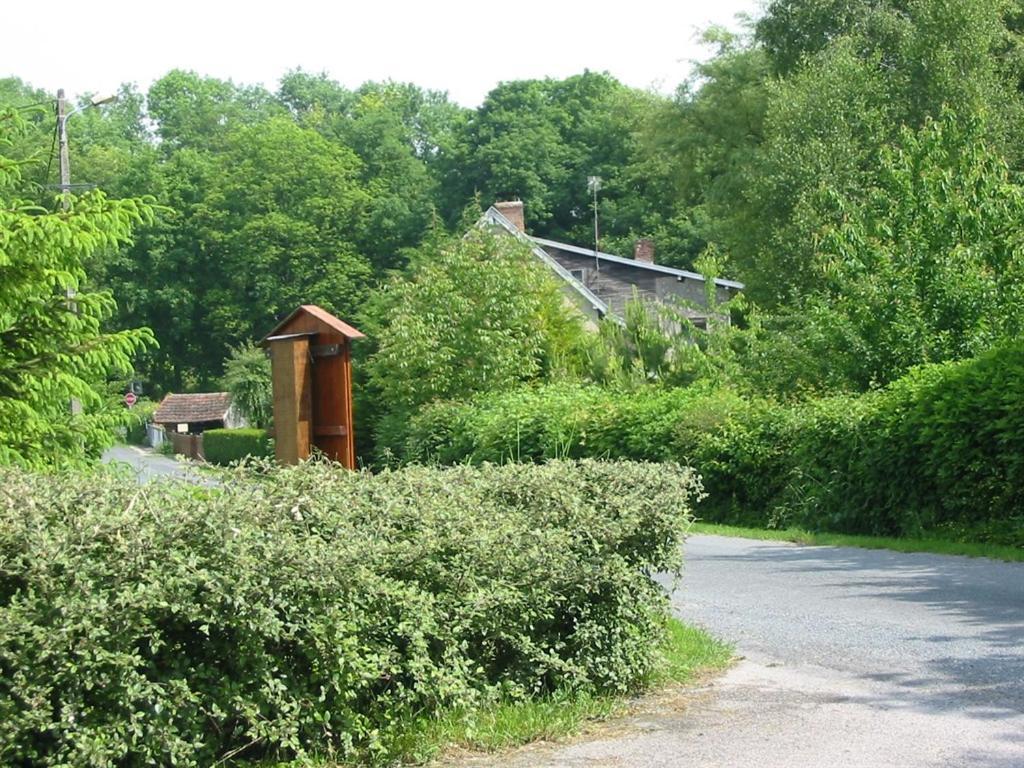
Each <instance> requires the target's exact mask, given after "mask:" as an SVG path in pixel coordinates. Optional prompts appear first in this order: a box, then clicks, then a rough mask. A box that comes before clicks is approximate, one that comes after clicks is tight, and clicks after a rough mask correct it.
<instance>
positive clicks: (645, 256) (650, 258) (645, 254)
mask: <svg viewBox="0 0 1024 768" xmlns="http://www.w3.org/2000/svg"><path fill="white" fill-rule="evenodd" d="M633 259H634V260H636V261H642V262H645V263H647V264H653V263H654V241H653V240H651V238H649V237H641V238H640V239H639V240H637V241H636V245H634V246H633Z"/></svg>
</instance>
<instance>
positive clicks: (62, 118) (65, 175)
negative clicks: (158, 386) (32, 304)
mask: <svg viewBox="0 0 1024 768" xmlns="http://www.w3.org/2000/svg"><path fill="white" fill-rule="evenodd" d="M57 141H58V142H59V144H60V154H59V158H60V159H59V162H60V207H61V209H62V210H64V211H67V210H68V209H69V208H70V207H71V155H70V153H69V152H68V108H67V101H66V100H65V98H64V89H63V88H59V89H58V90H57ZM64 296H65V297H67V300H68V301H67V304H68V309H70V310H71V311H72V312H77V311H78V309H77V307H76V306H75V289H74V288H72V287H71V286H70V285H69V286H68V287H67V288H65V289H64ZM70 407H71V413H72V414H73V415H74V414H79V413H81V412H82V401H81V400H79V399H78V398H77V397H72V398H71V403H70Z"/></svg>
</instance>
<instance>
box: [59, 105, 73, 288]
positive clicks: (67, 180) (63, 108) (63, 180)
mask: <svg viewBox="0 0 1024 768" xmlns="http://www.w3.org/2000/svg"><path fill="white" fill-rule="evenodd" d="M57 141H59V142H60V190H61V208H63V209H64V210H65V211H66V210H67V209H68V208H70V207H71V156H70V154H69V153H68V109H67V102H66V101H65V99H64V89H63V88H60V89H58V90H57ZM68 290H69V294H70V295H69V298H70V297H71V296H73V295H74V292H73V291H71V290H70V289H68Z"/></svg>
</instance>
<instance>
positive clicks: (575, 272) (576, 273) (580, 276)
mask: <svg viewBox="0 0 1024 768" xmlns="http://www.w3.org/2000/svg"><path fill="white" fill-rule="evenodd" d="M569 274H570V275H572V276H573V277H575V278H576V279H577V280H579V281H580V282H581V283H585V282H586V280H587V270H585V269H570V270H569Z"/></svg>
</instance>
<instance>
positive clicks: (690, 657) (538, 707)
mask: <svg viewBox="0 0 1024 768" xmlns="http://www.w3.org/2000/svg"><path fill="white" fill-rule="evenodd" d="M660 656H661V663H660V664H659V665H658V667H657V668H656V669H655V671H654V673H653V674H652V676H651V679H650V689H651V690H652V691H657V690H658V689H664V688H668V687H671V686H677V685H685V684H687V683H691V682H693V681H694V680H695V679H698V678H699V677H700V676H701V675H704V674H708V673H711V672H714V671H716V670H720V669H723V668H724V667H726V666H728V664H729V662H730V660H731V659H732V648H731V647H730V646H729V645H727V644H725V643H723V642H721V641H719V640H716V639H715V638H713V637H711V636H710V635H709V634H707V633H706V632H704V631H703V630H701V629H697V628H696V627H691V626H688V625H686V624H683V623H682V622H680V621H678V620H676V619H669V623H668V631H667V632H666V637H665V642H664V643H663V645H662V647H661V649H660ZM629 707H630V700H629V699H626V698H621V697H615V696H589V695H575V696H569V695H564V696H553V697H548V698H544V699H532V700H528V701H520V702H502V703H498V704H494V705H491V706H489V707H486V708H484V709H482V710H474V711H468V712H451V713H448V714H447V715H446V716H445V717H442V718H440V719H436V720H430V721H421V722H418V723H416V724H414V725H413V726H412V727H410V729H408V731H407V733H406V737H405V739H403V743H402V744H400V745H392V749H391V750H389V751H391V753H392V755H395V756H396V757H397V758H398V759H400V760H401V761H402V762H403V763H405V764H410V763H412V764H422V763H425V762H428V761H429V760H431V759H434V758H437V757H439V756H441V755H452V754H457V753H460V752H463V753H465V752H497V751H501V750H506V749H511V748H513V747H518V746H522V745H524V744H529V743H531V742H536V741H556V740H560V739H565V738H568V737H570V736H573V735H576V734H579V733H581V732H583V731H585V730H586V728H587V726H589V725H593V724H595V723H597V722H601V721H603V720H607V719H609V718H611V717H614V716H616V715H621V714H624V713H625V712H627V711H628V709H629Z"/></svg>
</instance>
